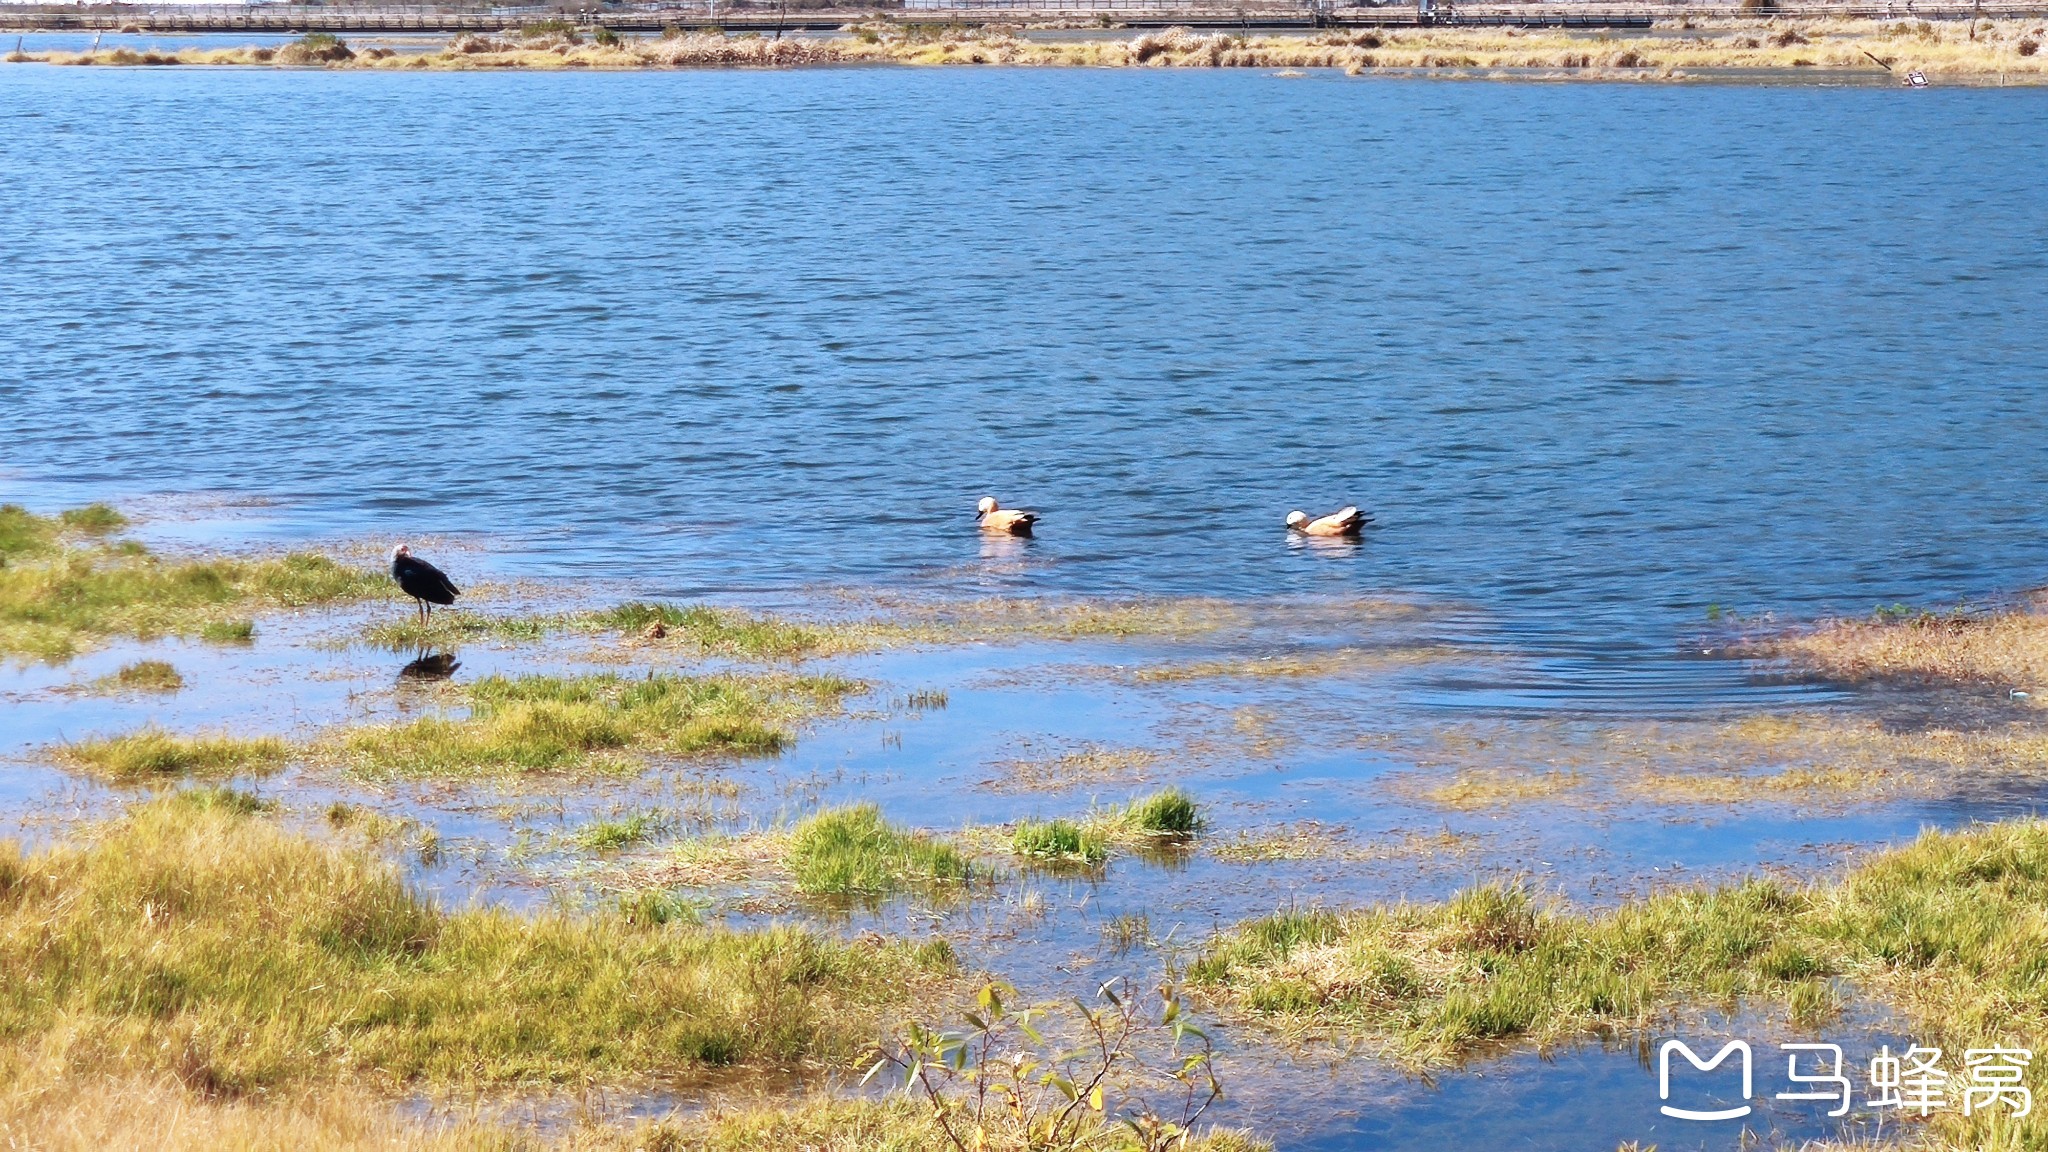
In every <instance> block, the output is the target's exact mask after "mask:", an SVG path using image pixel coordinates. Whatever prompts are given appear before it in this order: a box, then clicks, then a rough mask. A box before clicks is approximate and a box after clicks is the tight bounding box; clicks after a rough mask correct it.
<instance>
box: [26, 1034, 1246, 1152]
mask: <svg viewBox="0 0 2048 1152" xmlns="http://www.w3.org/2000/svg"><path fill="white" fill-rule="evenodd" d="M406 1105H407V1102H406V1101H404V1100H397V1099H393V1098H391V1097H390V1096H389V1095H388V1094H386V1093H381V1092H378V1091H376V1090H373V1089H370V1088H367V1087H365V1086H363V1085H360V1084H353V1083H345V1084H334V1085H329V1086H325V1087H323V1088H321V1089H319V1090H318V1091H308V1092H289V1093H274V1094H267V1095H261V1096H223V1095H219V1094H209V1093H206V1092H202V1091H198V1090H195V1089H194V1088H193V1087H192V1086H190V1085H188V1084H186V1083H185V1082H183V1081H181V1080H179V1079H178V1078H177V1077H176V1076H173V1075H169V1074H162V1075H155V1076H145V1075H134V1074H112V1073H106V1072H101V1071H97V1070H94V1069H92V1068H90V1067H85V1066H81V1065H80V1064H79V1063H78V1062H76V1061H75V1060H72V1059H71V1058H70V1057H69V1054H67V1053H66V1052H65V1051H64V1046H63V1043H62V1040H61V1038H51V1039H49V1040H46V1041H43V1042H40V1043H35V1044H21V1045H15V1046H13V1047H12V1048H7V1049H0V1147H4V1148H10V1149H14V1148H21V1149H35V1150H37V1152H103V1150H105V1149H114V1148H121V1149H130V1148H134V1149H141V1148H147V1149H150V1150H151V1152H301V1150H303V1149H320V1150H321V1152H543V1150H549V1152H655V1150H659V1152H787V1150H788V1149H791V1148H801V1149H805V1150H806V1152H929V1150H930V1149H933V1148H937V1147H941V1146H943V1143H944V1139H945V1137H944V1135H943V1133H942V1132H941V1131H940V1130H939V1127H938V1125H937V1124H936V1123H934V1122H933V1119H932V1114H931V1111H930V1109H929V1107H928V1106H927V1105H925V1104H924V1103H923V1102H922V1101H918V1100H913V1099H910V1098H908V1097H904V1096H895V1097H892V1098H890V1099H887V1100H842V1099H835V1098H832V1097H829V1096H811V1097H804V1098H800V1099H796V1100H790V1101H782V1102H776V1103H762V1102H754V1103H749V1104H730V1103H726V1104H715V1105H713V1106H712V1107H711V1108H710V1109H708V1110H706V1111H704V1112H702V1113H699V1114H695V1115H687V1116H684V1115H678V1116H672V1117H667V1118H663V1119H660V1120H652V1121H639V1122H624V1123H606V1122H604V1121H603V1120H601V1119H597V1118H594V1117H589V1116H583V1117H579V1118H576V1119H575V1121H574V1122H573V1123H571V1124H567V1125H560V1126H555V1127H550V1128H533V1127H520V1126H515V1125H513V1124H511V1123H508V1122H506V1121H504V1120H502V1119H498V1118H495V1117H493V1116H491V1115H488V1114H486V1113H485V1111H484V1110H482V1109H471V1110H469V1111H468V1113H467V1114H458V1115H456V1116H454V1117H449V1116H445V1115H444V1116H434V1117H421V1116H420V1115H418V1114H417V1112H415V1111H413V1110H412V1109H411V1108H408V1107H407V1106H406ZM514 1111H517V1109H514ZM1112 1134H1113V1133H1112V1132H1110V1131H1109V1130H1108V1129H1107V1128H1106V1127H1105V1129H1104V1130H1101V1131H1098V1132H1095V1133H1092V1134H1090V1135H1091V1136H1092V1137H1095V1138H1101V1137H1107V1136H1110V1135H1112ZM990 1137H991V1138H990V1139H989V1141H988V1144H987V1147H988V1148H989V1150H990V1152H1043V1149H1042V1146H1041V1145H1038V1144H1034V1143H1031V1142H1030V1141H1029V1140H1028V1139H1027V1138H1026V1137H1025V1135H1024V1134H1023V1133H1021V1132H1017V1131H1013V1130H1009V1129H1007V1128H1004V1127H998V1128H997V1129H996V1130H995V1131H993V1132H991V1133H990ZM1186 1148H1187V1149H1188V1152H1261V1150H1263V1149H1266V1148H1267V1145H1265V1144H1263V1143H1261V1142H1259V1141H1257V1140H1254V1139H1251V1138H1249V1137H1246V1136H1242V1135H1240V1134H1238V1133H1234V1132H1212V1133H1207V1134H1205V1135H1203V1136H1198V1137H1197V1138H1196V1139H1194V1140H1192V1141H1190V1142H1189V1143H1188V1144H1187V1145H1186Z"/></svg>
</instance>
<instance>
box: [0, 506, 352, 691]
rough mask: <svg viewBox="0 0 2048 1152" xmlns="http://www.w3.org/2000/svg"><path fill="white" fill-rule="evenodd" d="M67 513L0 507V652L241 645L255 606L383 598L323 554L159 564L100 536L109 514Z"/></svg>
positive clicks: (47, 655) (132, 545)
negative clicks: (126, 642) (199, 639)
mask: <svg viewBox="0 0 2048 1152" xmlns="http://www.w3.org/2000/svg"><path fill="white" fill-rule="evenodd" d="M69 515H70V518H69V520H67V519H66V517H64V516H58V517H44V516H36V515H34V514H33V513H30V512H26V511H24V510H22V509H20V508H18V507H14V506H12V505H9V506H6V507H4V508H0V653H7V654H12V655H17V656H33V657H39V658H43V659H48V660H61V659H63V658H65V657H67V656H70V655H72V654H73V653H76V652H77V651H79V650H80V649H83V648H87V647H90V646H92V645H93V644H95V643H97V642H99V641H100V640H103V639H105V638H108V637H112V636H132V637H137V638H141V639H148V638H150V637H154V636H164V635H178V636H195V635H205V636H206V637H207V638H208V639H220V640H227V641H232V640H237V639H240V640H246V639H247V638H248V635H249V634H250V631H251V627H252V626H251V625H250V624H249V622H248V615H249V613H250V612H252V611H255V610H260V609H265V608H297V607H304V606H307V605H315V604H331V603H336V602H340V601H345V600H360V599H367V598H372V597H386V596H389V595H391V586H390V581H389V579H388V578H386V577H385V576H384V575H383V574H381V573H377V572H370V571H365V570H361V569H356V568H349V567H345V566H343V565H341V564H338V563H336V562H335V561H333V560H331V559H329V558H327V557H325V556H319V555H314V554H311V553H291V554H289V555H284V556H274V557H267V558H257V559H243V558H233V557H206V558H197V559H179V560H173V559H166V558H163V557H159V556H156V555H154V554H152V553H151V552H150V551H149V550H148V549H146V548H144V547H143V546H142V545H140V544H138V543H136V542H134V541H132V540H119V539H114V540H110V539H107V538H106V537H107V535H108V534H109V533H111V532H113V531H115V530H116V528H117V527H118V526H117V525H116V524H115V523H114V521H113V520H112V519H110V518H109V516H113V517H118V515H119V514H118V513H113V512H112V510H111V509H102V510H100V511H95V510H93V509H91V508H87V509H74V510H73V512H72V513H71V514H69ZM237 633H239V635H238V634H237Z"/></svg>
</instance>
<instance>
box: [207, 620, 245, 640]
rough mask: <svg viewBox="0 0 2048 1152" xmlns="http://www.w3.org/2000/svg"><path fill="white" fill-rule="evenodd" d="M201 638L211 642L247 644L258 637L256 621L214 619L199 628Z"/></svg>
mask: <svg viewBox="0 0 2048 1152" xmlns="http://www.w3.org/2000/svg"><path fill="white" fill-rule="evenodd" d="M199 638H200V639H201V640H204V641H206V642H207V643H209V644H247V643H250V642H251V641H253V640H255V639H256V622H255V621H254V620H214V621H211V622H209V623H207V624H205V625H203V626H202V627H201V628H200V629H199Z"/></svg>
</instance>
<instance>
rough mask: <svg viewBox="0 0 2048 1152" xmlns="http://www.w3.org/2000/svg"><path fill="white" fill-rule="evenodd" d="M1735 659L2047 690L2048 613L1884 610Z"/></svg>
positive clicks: (1752, 645) (1751, 648)
mask: <svg viewBox="0 0 2048 1152" xmlns="http://www.w3.org/2000/svg"><path fill="white" fill-rule="evenodd" d="M1735 652H1736V654H1737V655H1743V656H1750V657H1754V658H1764V659H1781V660H1787V661H1790V662H1791V663H1793V664H1795V665H1797V666H1799V667H1802V668H1805V669H1808V670H1810V671H1812V672H1815V673H1818V674H1819V675H1822V676H1826V677H1829V678H1832V679H1838V680H1848V681H1865V680H1886V679H1901V680H1922V681H1947V682H1955V683H1990V684H1998V685H2007V686H2016V687H2020V688H2039V687H2043V686H2048V615H2042V614H2040V613H2038V612H2033V611H2009V612H1991V613H1982V614H1971V613H1944V614H1935V613H1916V614H1900V613H1896V612H1880V613H1878V614H1875V615H1872V616H1870V617H1868V618H1865V619H1858V620H1824V621H1821V622H1820V623H1818V624H1815V625H1813V626H1812V627H1810V628H1807V629H1804V630H1801V631H1798V632H1794V633H1791V634H1789V635H1782V636H1767V637H1761V638H1757V639H1754V640H1749V641H1746V642H1745V643H1743V644H1741V645H1739V646H1737V647H1736V649H1735Z"/></svg>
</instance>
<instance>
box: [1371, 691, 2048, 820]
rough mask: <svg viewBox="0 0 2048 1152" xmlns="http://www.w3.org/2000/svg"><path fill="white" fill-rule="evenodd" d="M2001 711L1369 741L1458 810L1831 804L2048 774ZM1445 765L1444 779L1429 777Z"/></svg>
mask: <svg viewBox="0 0 2048 1152" xmlns="http://www.w3.org/2000/svg"><path fill="white" fill-rule="evenodd" d="M2003 715H2008V716H2012V717H2015V719H2010V720H2006V721H2004V722H1993V723H1986V724H1983V725H1982V726H1977V727H1963V728H1942V727H1920V728H1903V727H1893V726H1887V725H1886V724H1884V723H1882V722H1880V721H1877V720H1874V719H1869V718H1866V717H1863V716H1860V715H1856V714H1831V713H1794V714H1786V715H1770V716H1750V717H1745V718H1742V719H1739V720H1724V721H1702V722H1681V723H1654V722H1634V723H1623V724H1600V725H1583V724H1570V723H1564V724H1540V725H1536V724H1513V725H1467V726H1441V727H1437V728H1433V729H1431V730H1430V731H1428V732H1427V733H1424V734H1420V735H1419V736H1418V735H1403V736H1401V737H1399V738H1397V739H1393V740H1371V741H1369V743H1372V744H1374V745H1377V746H1386V747H1392V748H1398V749H1400V750H1401V751H1402V752H1403V753H1405V754H1408V755H1412V756H1414V757H1415V758H1416V759H1417V760H1418V761H1420V762H1421V763H1422V764H1424V765H1425V766H1426V770H1425V771H1424V772H1422V773H1418V774H1416V775H1415V776H1413V777H1412V778H1410V779H1409V780H1407V781H1405V782H1402V783H1400V784H1398V785H1397V787H1400V788H1401V789H1402V790H1404V791H1408V792H1411V793H1413V794H1415V795H1418V796H1419V797H1420V798H1422V799H1424V800H1427V801H1428V802H1430V803H1433V804H1438V805H1441V806H1444V807H1448V808H1453V809H1458V810H1466V811H1469V810H1475V809H1482V808H1497V807H1506V806H1512V805H1516V804H1522V803H1530V802H1550V801H1572V802H1583V803H1594V804H1614V803H1643V804H1695V803H1698V804H1741V803H1748V802H1752V801H1758V800H1770V801H1777V802H1787V803H1796V804H1802V805H1824V806H1835V807H1839V806H1842V805H1846V804H1854V803H1870V802H1876V801H1882V800H1886V799H1890V798H1894V797H1897V796H1901V795H1910V794H1927V793H1931V792H1935V791H1940V790H1944V789H1950V788H1954V787H1957V786H1959V785H1962V784H1966V783H1968V782H1969V781H1970V780H1971V779H1982V778H1986V777H1992V776H2005V777H2033V776H2038V775H2039V774H2041V773H2043V772H2048V724H2043V723H2042V722H2041V718H2040V717H2039V716H2038V715H2037V714H2036V711H2035V710H2034V709H2031V708H2014V709H2011V710H2009V711H2007V712H2005V713H2003ZM1446 768H1448V769H1450V773H1449V775H1448V777H1444V776H1442V775H1440V774H1438V773H1439V772H1440V771H1441V770H1442V769H1446ZM1432 770H1434V771H1432Z"/></svg>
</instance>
